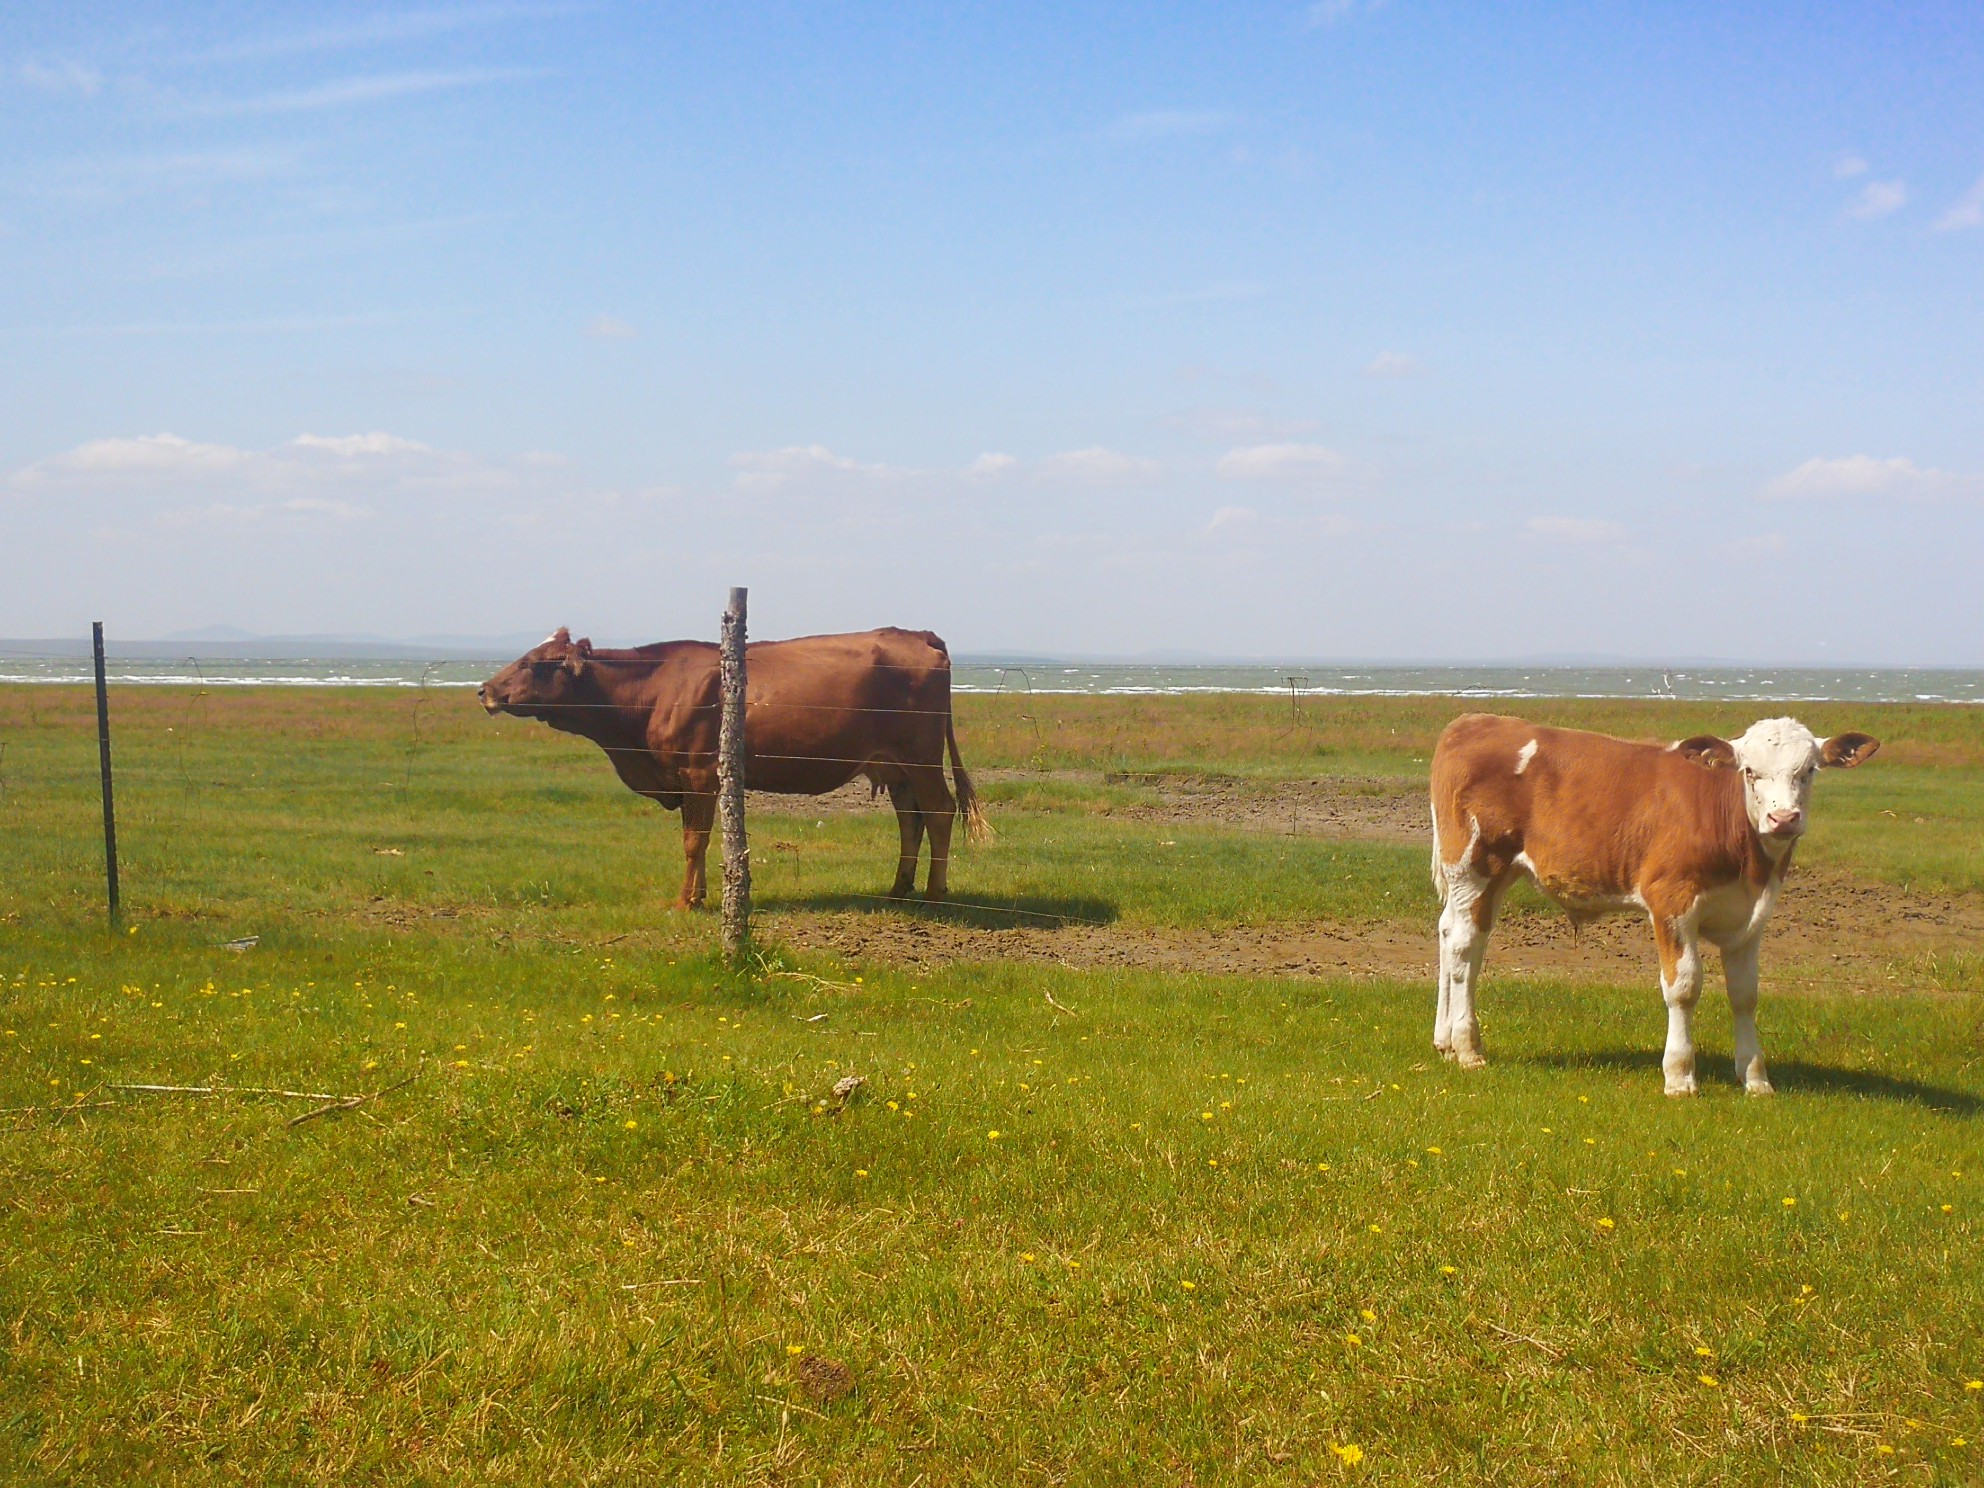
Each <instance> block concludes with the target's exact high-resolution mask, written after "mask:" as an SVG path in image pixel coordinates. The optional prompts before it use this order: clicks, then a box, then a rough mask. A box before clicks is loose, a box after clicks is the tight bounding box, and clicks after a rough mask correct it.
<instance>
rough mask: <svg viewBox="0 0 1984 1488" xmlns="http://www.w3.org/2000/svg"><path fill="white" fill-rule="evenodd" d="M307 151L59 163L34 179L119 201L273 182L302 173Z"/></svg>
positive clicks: (80, 196) (84, 196)
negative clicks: (159, 194) (304, 155)
mask: <svg viewBox="0 0 1984 1488" xmlns="http://www.w3.org/2000/svg"><path fill="white" fill-rule="evenodd" d="M301 161H302V152H301V151H299V150H297V149H294V148H292V147H288V146H282V145H268V146H244V147H241V148H236V149H222V150H175V151H168V152H164V153H160V154H153V155H108V156H101V157H97V158H94V159H82V160H68V161H61V162H53V163H51V164H50V165H48V166H47V167H45V168H44V169H42V170H41V171H38V172H37V173H36V174H35V176H34V177H31V178H30V180H31V181H32V183H33V186H34V188H35V189H37V190H40V191H44V192H46V193H47V194H49V195H51V196H56V197H63V198H67V199H68V200H70V201H74V202H78V203H84V204H88V203H113V202H120V201H125V200H128V199H130V198H132V197H141V196H148V195H153V194H158V193H170V192H191V191H207V190H211V189H212V188H214V187H216V186H234V185H241V184H245V183H259V182H265V181H271V180H274V179H276V178H278V177H282V176H289V175H293V174H295V173H296V171H297V170H298V168H299V167H300V165H301Z"/></svg>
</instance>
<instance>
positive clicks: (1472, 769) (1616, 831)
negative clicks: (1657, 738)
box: [1432, 713, 1881, 1095]
mask: <svg viewBox="0 0 1984 1488" xmlns="http://www.w3.org/2000/svg"><path fill="white" fill-rule="evenodd" d="M1880 747H1881V746H1880V744H1879V742H1878V741H1876V740H1874V739H1870V738H1869V737H1868V736H1867V735H1865V734H1837V735H1835V736H1833V737H1832V738H1830V739H1819V738H1815V737H1814V736H1813V734H1812V732H1811V730H1810V729H1808V728H1806V727H1805V726H1804V725H1803V724H1802V723H1799V722H1797V721H1796V720H1795V719H1790V718H1768V719H1765V720H1764V721H1763V722H1761V723H1754V724H1752V725H1750V728H1749V730H1748V731H1747V732H1746V733H1745V734H1744V735H1743V736H1742V737H1741V738H1740V739H1736V740H1733V741H1732V740H1727V739H1718V738H1715V737H1713V736H1711V735H1702V736H1700V737H1697V738H1693V739H1685V740H1683V741H1681V742H1680V743H1678V744H1668V745H1665V746H1663V745H1659V744H1639V743H1633V742H1630V741H1628V740H1625V739H1614V738H1611V737H1609V736H1607V735H1605V734H1592V733H1585V732H1583V731H1581V730H1577V729H1558V728H1540V727H1538V726H1537V725H1535V724H1531V723H1524V722H1523V721H1522V720H1521V719H1519V718H1497V717H1493V716H1491V715H1489V714H1485V713H1471V714H1467V715H1466V716H1464V717H1461V718H1456V719H1455V720H1454V721H1453V722H1452V723H1450V724H1448V725H1447V728H1446V731H1445V732H1444V733H1442V734H1441V735H1440V742H1439V744H1438V746H1437V747H1436V748H1435V749H1434V751H1433V770H1432V797H1433V887H1434V888H1435V889H1436V890H1437V891H1438V892H1439V895H1440V898H1441V900H1442V901H1443V902H1444V904H1445V906H1446V907H1445V909H1444V910H1442V911H1441V914H1440V1003H1439V1011H1438V1013H1437V1014H1436V1015H1435V1017H1434V1022H1433V1045H1434V1047H1435V1048H1437V1049H1438V1050H1439V1051H1440V1052H1441V1053H1442V1054H1444V1055H1446V1056H1447V1057H1448V1058H1450V1059H1455V1060H1458V1061H1459V1062H1460V1064H1461V1067H1462V1068H1463V1069H1478V1068H1480V1067H1481V1065H1482V1064H1484V1063H1485V1062H1486V1061H1485V1060H1484V1059H1483V1057H1482V1052H1481V1029H1480V1024H1479V1022H1478V1021H1477V1017H1476V1011H1475V1009H1476V999H1477V997H1478V995H1479V990H1480V984H1481V963H1482V959H1483V957H1484V956H1485V954H1486V952H1487V949H1488V935H1489V932H1490V931H1492V930H1493V929H1494V927H1495V914H1496V911H1497V910H1498V909H1500V907H1501V903H1502V897H1503V895H1505V894H1506V893H1507V892H1508V890H1509V887H1510V885H1512V884H1513V883H1514V882H1515V881H1516V880H1517V879H1518V878H1520V877H1523V876H1525V875H1526V876H1528V877H1529V878H1530V879H1531V880H1532V881H1533V882H1534V883H1535V884H1536V886H1537V887H1538V888H1539V889H1541V890H1542V891H1543V893H1544V894H1545V895H1546V896H1547V897H1548V898H1550V899H1551V900H1553V901H1555V902H1556V903H1557V904H1558V905H1560V906H1561V907H1562V908H1563V909H1564V910H1565V912H1566V913H1568V914H1569V915H1570V916H1571V919H1572V921H1573V922H1574V923H1577V922H1581V921H1583V920H1586V919H1590V918H1595V917H1596V916H1598V915H1602V914H1613V913H1619V912H1632V911H1640V912H1643V913H1645V914H1646V915H1647V917H1648V918H1649V919H1651V920H1652V921H1653V935H1654V940H1655V941H1656V942H1657V943H1658V945H1659V948H1660V990H1661V993H1662V995H1663V996H1664V997H1665V998H1666V1000H1667V1052H1666V1056H1665V1057H1664V1059H1663V1060H1662V1062H1661V1063H1662V1068H1663V1069H1664V1070H1665V1071H1666V1075H1667V1093H1668V1094H1669V1095H1692V1094H1694V1091H1695V1046H1694V1012H1695V1003H1696V1001H1697V1000H1698V999H1699V998H1700V996H1701V989H1702V961H1701V942H1702V941H1704V940H1706V941H1708V942H1709V943H1710V944H1711V945H1714V946H1718V947H1720V948H1721V951H1722V972H1723V979H1724V981H1725V982H1727V984H1728V987H1729V1010H1730V1012H1731V1014H1732V1015H1733V1016H1734V1021H1735V1042H1736V1077H1737V1078H1738V1079H1739V1080H1741V1081H1742V1082H1743V1085H1744V1088H1745V1089H1747V1090H1748V1091H1749V1092H1750V1094H1752V1095H1768V1094H1770V1088H1771V1087H1770V1076H1769V1074H1768V1073H1767V1072H1766V1071H1765V1069H1764V1056H1763V1048H1762V1046H1761V1044H1759V1042H1758V1040H1757V950H1758V945H1759V943H1760V942H1761V941H1762V939H1763V933H1764V927H1765V925H1766V924H1767V923H1768V922H1769V920H1770V912H1771V909H1772V907H1773V906H1774V905H1775V904H1776V902H1777V895H1778V891H1779V890H1780V889H1781V888H1782V887H1783V886H1784V875H1785V872H1786V870H1787V869H1789V868H1790V866H1791V855H1792V852H1793V850H1794V849H1795V848H1796V847H1797V843H1798V839H1799V837H1800V836H1802V835H1803V834H1804V831H1805V824H1806V822H1807V820H1808V814H1807V806H1808V802H1809V800H1810V796H1811V789H1812V777H1813V776H1814V775H1815V774H1816V773H1817V772H1818V770H1819V769H1820V767H1821V766H1833V767H1840V766H1848V765H1857V764H1859V763H1860V762H1861V761H1862V760H1864V759H1866V758H1868V756H1870V755H1872V754H1873V753H1874V751H1875V750H1877V749H1879V748H1880Z"/></svg>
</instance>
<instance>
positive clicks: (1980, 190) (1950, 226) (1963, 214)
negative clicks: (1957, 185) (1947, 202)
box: [1936, 176, 1984, 232]
mask: <svg viewBox="0 0 1984 1488" xmlns="http://www.w3.org/2000/svg"><path fill="white" fill-rule="evenodd" d="M1967 227H1984V176H1979V177H1978V178H1977V181H1976V183H1975V184H1974V185H1973V186H1972V187H1971V188H1970V189H1969V190H1968V191H1966V192H1964V194H1963V195H1962V196H1960V197H1958V198H1957V199H1956V201H1955V202H1954V203H1952V204H1951V206H1950V209H1949V210H1948V211H1947V212H1945V213H1943V215H1942V216H1940V217H1938V218H1937V219H1936V228H1937V230H1938V231H1940V232H1961V231H1962V230H1963V229H1965V228H1967Z"/></svg>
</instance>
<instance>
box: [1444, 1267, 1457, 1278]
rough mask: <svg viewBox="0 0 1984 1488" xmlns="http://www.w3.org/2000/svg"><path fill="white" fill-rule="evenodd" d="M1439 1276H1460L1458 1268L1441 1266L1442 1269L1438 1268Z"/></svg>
mask: <svg viewBox="0 0 1984 1488" xmlns="http://www.w3.org/2000/svg"><path fill="white" fill-rule="evenodd" d="M1440 1274H1441V1275H1442V1276H1458V1275H1460V1267H1458V1266H1442V1267H1441V1268H1440Z"/></svg>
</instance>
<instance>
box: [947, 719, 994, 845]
mask: <svg viewBox="0 0 1984 1488" xmlns="http://www.w3.org/2000/svg"><path fill="white" fill-rule="evenodd" d="M944 740H945V742H946V743H948V744H949V745H950V748H951V783H952V785H953V787H954V788H955V790H956V792H957V798H958V815H959V816H960V817H961V818H963V820H964V835H965V838H966V840H967V841H970V842H984V841H985V840H987V839H988V838H989V837H991V835H992V824H991V823H990V822H988V821H987V820H986V819H985V810H984V808H983V807H981V806H980V805H979V804H978V792H977V791H976V790H975V789H973V787H972V784H971V776H969V775H967V774H966V773H965V768H964V761H963V760H962V759H960V758H958V731H957V729H956V728H955V727H954V726H953V725H952V723H951V720H950V718H949V717H948V716H946V717H945V719H944Z"/></svg>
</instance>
